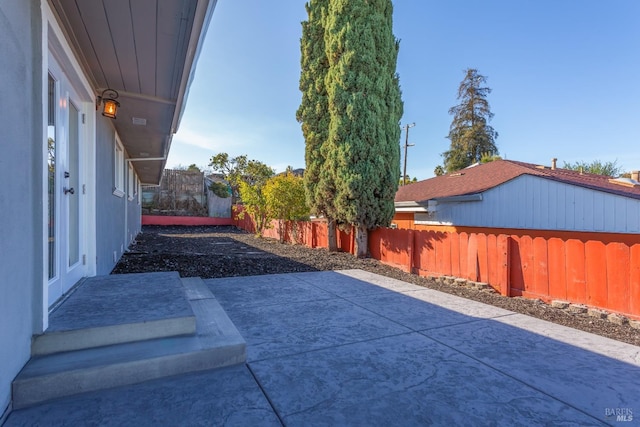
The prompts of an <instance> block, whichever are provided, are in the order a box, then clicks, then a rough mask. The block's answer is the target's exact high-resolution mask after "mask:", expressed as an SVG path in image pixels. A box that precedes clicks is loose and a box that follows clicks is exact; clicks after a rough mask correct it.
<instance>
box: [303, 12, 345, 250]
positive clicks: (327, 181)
mask: <svg viewBox="0 0 640 427" xmlns="http://www.w3.org/2000/svg"><path fill="white" fill-rule="evenodd" d="M328 4H329V1H328V0H310V1H309V2H308V3H307V4H306V5H305V7H306V10H307V16H308V20H307V21H304V22H302V38H301V39H300V53H301V60H300V65H301V73H300V91H302V102H301V103H300V107H299V108H298V111H297V113H296V118H297V120H298V121H299V122H300V123H301V124H302V134H303V135H304V139H305V163H306V169H305V173H304V186H305V194H306V200H307V205H308V206H309V208H310V209H311V212H312V213H314V214H319V215H323V216H324V217H325V218H327V221H328V229H329V236H328V237H329V250H330V251H335V250H337V247H336V222H335V220H334V218H335V213H334V209H333V198H334V195H335V185H334V184H333V176H332V174H331V173H330V170H329V169H327V168H325V167H324V165H325V161H326V153H325V149H324V148H323V146H324V144H325V142H326V141H327V138H328V135H329V121H330V118H329V111H328V103H329V101H328V96H327V90H326V87H325V78H326V75H327V72H328V70H329V61H328V60H327V55H326V52H325V44H324V31H325V29H324V22H325V18H326V14H327V8H328Z"/></svg>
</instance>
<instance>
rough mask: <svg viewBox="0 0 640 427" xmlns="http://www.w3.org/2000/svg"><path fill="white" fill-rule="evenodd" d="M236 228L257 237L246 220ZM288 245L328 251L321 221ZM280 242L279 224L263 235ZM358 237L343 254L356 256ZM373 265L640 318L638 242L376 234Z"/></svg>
mask: <svg viewBox="0 0 640 427" xmlns="http://www.w3.org/2000/svg"><path fill="white" fill-rule="evenodd" d="M236 225H237V226H238V227H240V228H242V229H245V230H247V231H251V232H253V231H255V227H254V226H253V221H251V219H250V218H249V217H248V216H245V218H244V219H242V220H236ZM284 232H285V238H284V241H286V242H289V243H294V244H302V245H305V246H308V247H321V248H326V247H327V246H328V244H327V242H328V239H327V225H326V223H324V222H319V221H318V222H316V221H314V222H296V223H293V222H289V223H287V224H286V226H285V227H284ZM264 236H265V237H272V238H276V239H277V238H279V230H278V227H277V221H274V222H273V223H272V228H270V229H268V230H266V231H265V232H264ZM353 237H354V234H353V233H348V232H344V231H339V232H338V248H340V249H341V250H343V251H345V252H350V253H354V238H353ZM369 251H370V254H371V257H372V258H375V259H378V260H380V261H381V262H383V263H385V264H388V265H392V266H394V267H397V268H400V269H402V270H404V271H407V272H411V273H415V274H419V275H422V276H428V275H433V276H455V277H461V278H465V279H467V280H472V281H476V282H485V283H488V284H490V285H491V286H492V287H493V288H494V289H496V290H497V291H498V292H500V293H501V294H502V295H506V296H524V297H527V298H540V299H542V300H543V301H547V302H549V301H550V300H552V299H561V300H566V301H569V302H573V303H580V304H585V305H587V306H590V307H597V308H601V309H604V310H608V311H612V312H618V313H622V314H625V315H627V316H629V317H631V318H636V319H640V236H638V235H625V234H619V235H616V234H604V233H569V232H548V231H547V232H541V231H536V230H518V231H517V232H515V231H513V230H491V229H485V230H483V231H475V232H472V231H470V232H467V231H460V230H456V231H450V230H447V231H437V230H411V229H390V228H378V229H376V230H373V231H371V232H370V233H369Z"/></svg>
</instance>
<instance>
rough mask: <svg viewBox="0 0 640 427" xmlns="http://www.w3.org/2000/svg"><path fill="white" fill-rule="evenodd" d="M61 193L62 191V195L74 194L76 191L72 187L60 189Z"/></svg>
mask: <svg viewBox="0 0 640 427" xmlns="http://www.w3.org/2000/svg"><path fill="white" fill-rule="evenodd" d="M62 191H64V194H69V193H71V194H74V193H75V192H76V190H74V189H73V187H71V188H67V187H62Z"/></svg>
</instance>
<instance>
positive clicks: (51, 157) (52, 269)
mask: <svg viewBox="0 0 640 427" xmlns="http://www.w3.org/2000/svg"><path fill="white" fill-rule="evenodd" d="M47 108H48V110H49V111H48V125H47V153H48V157H47V166H48V167H47V169H48V176H49V178H48V185H47V187H48V201H49V202H48V209H49V215H48V223H49V279H52V278H54V277H55V276H56V191H55V190H56V81H55V80H54V79H53V77H51V74H49V96H48V103H47Z"/></svg>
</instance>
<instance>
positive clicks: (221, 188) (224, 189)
mask: <svg viewBox="0 0 640 427" xmlns="http://www.w3.org/2000/svg"><path fill="white" fill-rule="evenodd" d="M209 190H211V192H213V194H215V195H216V196H218V197H220V198H222V199H226V198H227V197H229V196H231V194H229V185H228V184H225V183H224V182H212V183H211V185H210V186H209Z"/></svg>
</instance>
